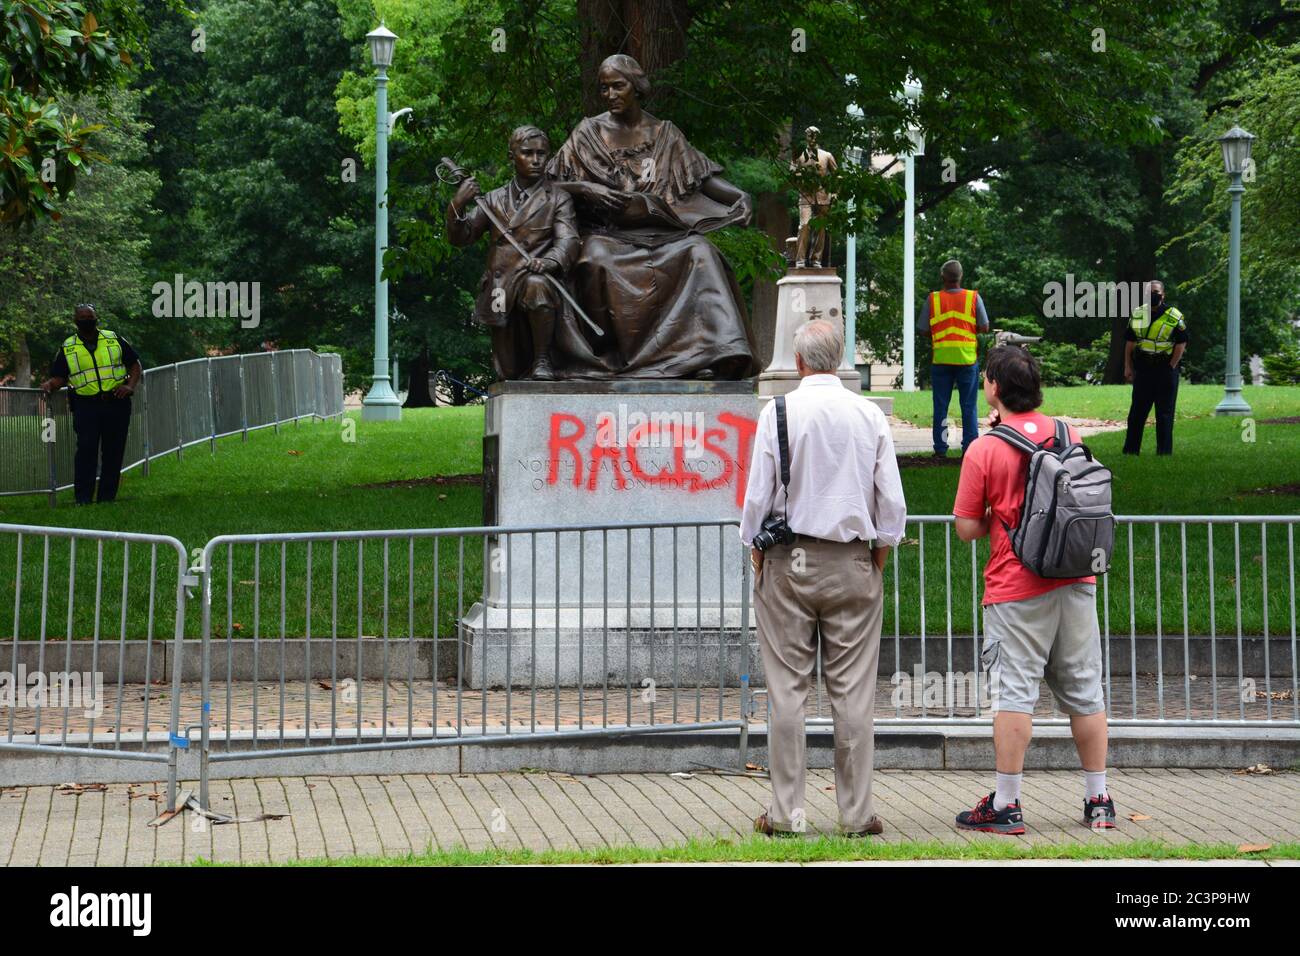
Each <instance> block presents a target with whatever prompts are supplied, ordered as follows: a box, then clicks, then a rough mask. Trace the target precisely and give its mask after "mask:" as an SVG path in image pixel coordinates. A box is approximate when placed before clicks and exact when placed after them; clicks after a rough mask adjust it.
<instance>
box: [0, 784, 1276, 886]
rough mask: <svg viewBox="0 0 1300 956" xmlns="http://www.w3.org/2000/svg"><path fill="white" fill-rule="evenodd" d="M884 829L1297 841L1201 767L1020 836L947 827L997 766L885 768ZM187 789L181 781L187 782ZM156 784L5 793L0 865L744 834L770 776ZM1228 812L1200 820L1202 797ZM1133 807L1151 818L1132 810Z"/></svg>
mask: <svg viewBox="0 0 1300 956" xmlns="http://www.w3.org/2000/svg"><path fill="white" fill-rule="evenodd" d="M833 780H834V777H833V775H832V774H831V773H830V772H829V771H810V772H809V777H808V800H807V809H808V826H809V831H810V832H812V833H819V832H825V831H828V830H830V829H831V828H833V826H834V822H835V794H834V792H833ZM875 780H876V783H875V792H876V809H877V812H878V813H879V814H880V815H881V816H882V817H883V818H884V820H885V822H886V828H887V829H886V833H885V834H884V836H883V837H881V838H880V839H885V840H891V841H897V840H942V841H945V842H955V841H971V840H1002V841H1006V840H1011V839H1016V840H1026V841H1031V842H1032V841H1044V842H1051V843H1060V842H1062V841H1111V842H1116V841H1118V842H1124V841H1128V840H1132V839H1137V838H1151V839H1160V840H1164V841H1167V842H1170V843H1219V842H1223V843H1231V844H1234V845H1240V844H1242V843H1277V842H1281V841H1296V840H1300V775H1297V774H1294V773H1284V774H1277V775H1272V776H1252V775H1241V774H1234V773H1232V772H1230V771H1206V770H1122V771H1120V770H1117V771H1112V772H1111V776H1110V781H1109V782H1110V789H1111V793H1112V794H1113V795H1114V797H1115V799H1116V802H1117V806H1118V809H1119V811H1120V826H1119V828H1118V829H1117V830H1115V831H1111V832H1104V831H1103V832H1094V831H1090V830H1088V829H1087V828H1085V827H1084V826H1082V824H1080V823H1078V822H1076V819H1075V818H1076V814H1078V813H1079V812H1080V793H1079V791H1080V789H1081V780H1080V775H1079V774H1078V773H1069V772H1063V771H1050V772H1047V771H1045V772H1038V773H1030V774H1027V775H1026V777H1025V789H1024V794H1023V802H1024V805H1025V813H1026V822H1027V823H1028V825H1029V828H1030V832H1029V834H1028V835H1027V836H1025V837H1023V838H1008V837H998V836H995V835H992V834H971V833H962V832H959V831H957V830H956V829H954V828H953V826H952V817H953V815H954V814H955V813H956V812H957V811H958V810H960V809H964V808H965V807H967V806H969V805H970V804H971V803H973V802H974V800H975V798H976V797H978V796H980V795H981V794H983V793H986V792H988V790H989V788H990V780H991V774H985V773H974V772H966V771H944V772H919V771H879V772H877V774H876V777H875ZM186 786H189V784H187V785H186ZM164 789H165V788H164V787H163V786H162V785H160V784H156V783H155V784H136V785H128V784H113V785H109V786H107V787H106V788H105V789H103V790H91V791H84V792H81V793H80V794H77V793H70V792H64V791H61V790H59V789H58V788H54V787H17V788H11V789H8V790H4V791H0V865H18V864H28V865H30V864H41V865H51V866H59V865H68V864H72V865H82V864H84V865H93V864H98V865H122V864H127V865H136V864H151V863H161V862H173V861H182V860H194V859H196V858H199V857H203V858H206V859H215V860H220V861H229V862H244V863H255V862H264V861H279V860H291V859H295V858H300V859H310V858H319V857H344V856H351V855H357V854H364V855H371V854H385V855H393V854H404V853H407V852H408V851H416V852H420V851H423V850H425V849H427V848H439V849H451V848H455V847H467V848H469V849H471V850H483V849H490V848H492V847H500V848H519V847H527V848H530V849H535V850H544V849H548V848H556V849H559V848H571V849H574V848H599V847H605V846H627V845H640V846H651V847H654V846H672V845H677V844H681V843H683V842H685V841H686V840H687V839H689V838H691V837H727V838H737V837H742V838H743V837H747V836H749V832H750V827H751V826H752V824H751V821H752V819H753V817H754V816H756V815H757V814H758V813H759V812H761V810H762V809H764V805H765V803H766V799H767V794H768V784H767V781H766V780H762V779H755V778H751V777H734V776H723V775H715V774H711V773H702V774H696V775H695V776H693V777H690V778H689V779H687V778H681V777H674V776H671V775H667V774H607V775H600V776H574V775H569V774H563V773H501V774H478V775H439V776H430V775H404V776H398V775H394V776H359V777H307V778H292V777H270V778H261V779H247V780H230V781H224V780H223V781H213V783H212V797H213V803H214V808H215V809H218V810H221V811H223V812H227V813H234V814H237V815H240V816H253V815H257V814H261V813H274V814H284V816H283V817H282V818H281V819H278V820H271V821H264V822H258V823H243V824H228V825H222V826H214V825H210V824H209V825H207V826H206V827H205V828H203V829H196V828H195V827H194V823H195V821H196V819H199V818H196V817H195V816H194V815H193V814H186V815H185V816H182V817H178V818H176V819H174V820H172V821H171V822H169V823H167V824H165V825H164V826H161V827H157V828H150V827H148V826H147V824H148V822H149V820H150V819H152V818H153V817H154V816H155V815H156V813H157V809H158V803H157V802H156V800H155V799H152V798H153V797H154V796H155V795H156V794H158V793H161V792H162V791H163V790H164ZM1213 806H1222V807H1225V808H1230V812H1227V813H1223V814H1216V815H1213V816H1210V815H1207V814H1206V812H1205V808H1206V807H1213ZM1133 814H1141V815H1142V816H1145V817H1147V818H1148V819H1142V820H1136V821H1135V820H1130V819H1129V817H1130V815H1133Z"/></svg>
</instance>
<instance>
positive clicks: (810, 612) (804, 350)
mask: <svg viewBox="0 0 1300 956" xmlns="http://www.w3.org/2000/svg"><path fill="white" fill-rule="evenodd" d="M794 351H795V366H796V368H798V370H799V376H800V382H799V387H798V388H797V389H795V390H794V391H793V392H791V393H790V394H789V395H787V396H786V420H787V429H786V430H787V433H788V435H789V448H790V456H789V457H790V485H789V492H788V500H787V493H786V491H785V490H784V489H783V488H782V486H781V464H780V461H781V459H780V451H779V446H778V443H777V427H776V407H775V406H776V403H775V402H774V401H773V402H768V404H767V405H766V406H764V408H763V411H762V413H761V414H760V415H759V418H758V430H757V434H756V435H755V437H754V454H753V459H752V461H751V462H750V466H749V480H748V485H747V488H746V492H745V506H744V513H743V516H742V518H741V524H740V536H741V538H742V540H744V542H745V543H746V544H749V545H751V547H752V545H753V541H754V536H755V535H756V534H757V533H758V532H759V531H760V529H761V528H762V524H763V521H764V520H766V519H767V518H768V516H770V515H773V514H784V515H785V516H786V519H787V523H788V524H789V526H790V530H791V531H793V532H794V534H795V540H794V542H793V543H791V544H776V545H773V546H772V547H770V548H768V549H767V550H766V551H759V550H758V549H757V548H754V549H753V550H752V561H753V565H754V571H755V578H754V607H755V611H756V615H757V619H758V641H759V646H760V648H761V650H762V654H763V670H764V673H765V677H766V682H767V695H768V701H769V703H770V705H771V722H770V724H769V725H768V738H767V739H768V763H769V764H770V765H771V774H772V802H771V804H770V806H769V809H768V812H767V813H764V814H763V815H762V816H760V817H759V818H758V819H757V820H755V821H754V829H755V830H757V831H759V832H761V833H767V834H776V833H797V832H800V831H802V830H803V829H804V825H805V819H806V818H805V811H804V786H805V785H804V776H805V766H806V764H805V758H804V743H805V739H804V737H805V731H804V705H805V703H806V702H807V699H808V692H809V685H810V679H811V675H812V672H813V668H814V667H815V666H816V660H817V640H818V632H820V635H821V648H822V674H823V679H824V680H825V683H826V693H827V696H828V697H829V699H830V703H831V716H832V717H833V718H834V722H835V799H836V802H837V803H838V804H839V814H840V828H841V831H842V832H844V833H845V834H851V835H860V834H863V833H880V832H881V831H882V830H883V828H884V827H883V824H882V822H881V820H880V818H879V817H878V816H876V814H875V813H874V811H873V807H872V802H871V770H872V761H873V759H874V756H875V740H874V721H873V709H874V705H875V692H876V666H877V663H878V662H879V659H880V623H881V615H882V613H883V610H884V605H883V588H882V585H881V579H882V575H883V571H884V568H885V562H886V561H887V560H888V558H889V551H890V549H891V548H893V547H895V546H896V545H897V544H898V543H899V541H900V540H901V539H902V537H903V528H904V525H905V523H906V520H907V505H906V503H905V502H904V500H903V487H902V483H901V482H900V480H899V477H898V462H897V461H896V460H895V458H894V442H893V439H892V438H891V437H890V434H889V423H888V421H887V420H886V419H885V416H884V414H883V413H882V412H881V411H880V409H879V408H877V407H876V406H875V405H874V404H873V403H872V402H869V401H868V400H867V399H865V398H863V397H862V396H861V395H859V394H857V393H855V392H851V391H849V390H848V389H846V388H845V387H844V386H843V385H842V384H841V382H840V380H839V377H838V376H837V375H836V374H835V370H836V368H837V367H838V366H839V363H840V356H841V355H842V354H843V352H844V334H843V331H842V330H841V328H840V327H839V326H838V325H836V324H834V323H831V322H826V321H823V320H820V319H818V320H814V321H812V322H808V323H807V324H806V325H804V326H802V327H801V328H800V329H799V331H797V332H796V333H795V336H794Z"/></svg>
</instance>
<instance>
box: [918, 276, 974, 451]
mask: <svg viewBox="0 0 1300 956" xmlns="http://www.w3.org/2000/svg"><path fill="white" fill-rule="evenodd" d="M961 274H962V272H961V263H960V262H958V261H957V260H956V259H949V260H948V261H947V262H945V263H944V264H943V267H942V268H941V269H940V270H939V277H940V279H942V281H943V290H942V291H941V292H931V293H930V294H929V295H927V296H926V297H925V302H924V303H922V305H921V311H920V313H919V314H918V315H917V317H916V330H917V333H918V334H919V335H929V336H930V341H931V342H932V343H933V345H934V364H933V365H932V366H931V367H930V388H931V389H932V390H933V392H934V455H935V457H936V458H946V457H947V455H948V429H947V426H946V425H945V421H946V419H947V418H948V403H949V402H951V401H952V390H953V388H956V389H957V402H958V404H959V405H960V407H961V450H962V452H963V453H964V452H965V451H966V449H967V447H968V446H969V445H970V443H971V442H973V441H974V440H975V439H976V438H978V437H979V417H978V410H977V407H976V402H977V400H978V397H979V393H980V371H979V363H978V362H977V361H976V356H975V333H976V332H987V331H988V330H989V316H988V313H987V312H985V311H984V300H983V299H981V298H980V294H979V293H978V292H976V291H975V290H974V289H963V288H962V287H961Z"/></svg>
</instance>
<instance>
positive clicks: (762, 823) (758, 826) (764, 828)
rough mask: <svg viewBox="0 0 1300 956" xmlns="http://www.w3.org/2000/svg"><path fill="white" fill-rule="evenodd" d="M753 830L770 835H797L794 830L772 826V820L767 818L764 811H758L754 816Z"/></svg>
mask: <svg viewBox="0 0 1300 956" xmlns="http://www.w3.org/2000/svg"><path fill="white" fill-rule="evenodd" d="M754 832H755V833H761V834H763V835H764V836H770V837H797V836H799V834H798V833H796V832H795V831H794V830H778V829H776V827H774V826H772V821H771V820H769V819H768V818H767V814H766V813H760V814H759V815H758V816H757V817H755V818H754Z"/></svg>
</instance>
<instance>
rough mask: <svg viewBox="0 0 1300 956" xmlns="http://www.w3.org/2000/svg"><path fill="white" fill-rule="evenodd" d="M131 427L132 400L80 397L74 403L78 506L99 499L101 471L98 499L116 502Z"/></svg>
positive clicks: (73, 419)
mask: <svg viewBox="0 0 1300 956" xmlns="http://www.w3.org/2000/svg"><path fill="white" fill-rule="evenodd" d="M130 425H131V399H129V398H77V399H76V400H75V401H74V402H73V406H72V430H73V431H75V432H76V433H77V455H76V459H75V461H74V467H73V481H74V486H75V491H76V496H77V503H78V504H90V502H91V501H92V500H96V495H95V472H96V470H98V471H99V495H98V499H97V500H99V501H112V500H113V499H114V498H116V497H117V483H118V480H119V479H120V478H121V477H122V456H123V455H124V454H125V453H126V433H127V429H128V428H129V427H130ZM101 453H102V466H101Z"/></svg>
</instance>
